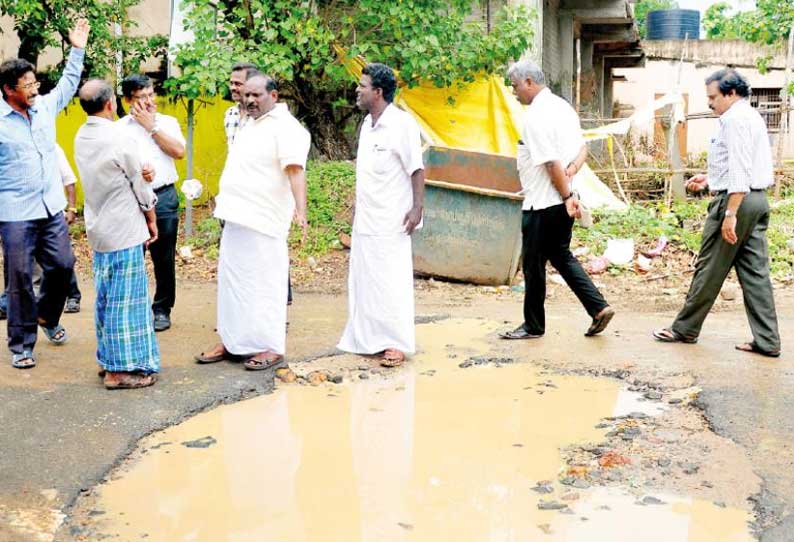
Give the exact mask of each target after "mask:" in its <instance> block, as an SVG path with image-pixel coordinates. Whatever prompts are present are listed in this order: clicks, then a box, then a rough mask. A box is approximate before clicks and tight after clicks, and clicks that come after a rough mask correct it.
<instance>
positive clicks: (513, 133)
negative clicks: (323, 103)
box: [336, 47, 522, 156]
mask: <svg viewBox="0 0 794 542" xmlns="http://www.w3.org/2000/svg"><path fill="white" fill-rule="evenodd" d="M336 53H337V55H339V58H340V59H341V62H342V63H343V65H344V66H345V67H346V68H347V71H348V72H349V73H350V74H351V75H352V76H353V77H354V78H356V79H359V78H360V77H361V70H362V69H363V68H364V66H365V65H366V60H364V59H363V58H362V57H360V56H357V57H353V58H350V57H348V56H347V55H346V53H345V51H344V50H343V49H342V48H341V47H336ZM397 77H398V80H399V77H400V76H399V73H397ZM399 85H400V89H399V91H398V93H397V96H396V97H395V100H394V101H395V103H396V104H397V105H398V106H400V107H401V108H402V109H405V110H406V111H408V112H409V113H411V114H412V115H413V117H414V118H415V119H416V121H417V122H418V123H419V126H420V128H421V129H422V132H423V135H424V136H425V138H426V139H428V140H429V141H430V143H432V144H433V145H440V146H443V147H452V148H457V149H466V150H471V151H477V152H487V153H491V154H502V155H506V156H515V155H516V142H517V141H518V139H519V135H518V130H517V129H516V126H517V123H516V120H517V119H518V118H519V117H520V115H521V108H522V106H521V104H520V103H518V100H516V98H515V97H514V96H513V93H512V89H510V88H508V87H507V86H506V85H505V83H504V80H503V79H502V78H500V77H498V76H495V75H494V76H483V77H480V78H478V79H477V80H476V81H474V82H473V83H468V84H467V83H464V84H461V85H453V86H452V87H449V88H438V87H436V86H434V85H433V84H432V83H429V82H422V83H420V84H419V85H417V86H415V87H410V88H409V87H407V86H406V85H405V83H404V82H403V81H399Z"/></svg>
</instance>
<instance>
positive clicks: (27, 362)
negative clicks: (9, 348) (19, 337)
mask: <svg viewBox="0 0 794 542" xmlns="http://www.w3.org/2000/svg"><path fill="white" fill-rule="evenodd" d="M11 366H12V367H14V368H15V369H32V368H33V367H35V366H36V358H35V356H33V352H31V351H30V350H23V351H22V353H21V354H13V355H12V356H11Z"/></svg>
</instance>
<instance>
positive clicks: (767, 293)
mask: <svg viewBox="0 0 794 542" xmlns="http://www.w3.org/2000/svg"><path fill="white" fill-rule="evenodd" d="M750 92H751V91H750V85H749V84H748V83H747V80H746V79H745V78H744V77H742V76H741V75H740V74H739V73H738V72H737V71H736V70H733V69H723V70H719V71H716V72H715V73H713V74H712V75H711V76H709V77H708V78H707V79H706V95H707V96H708V100H709V108H710V109H711V110H712V111H714V113H716V114H717V115H719V117H720V119H719V128H718V130H717V134H716V136H715V137H714V138H713V139H712V140H711V146H710V147H709V153H708V175H695V176H694V177H692V178H691V179H689V181H688V182H687V189H688V190H690V191H691V192H700V191H702V190H705V189H707V188H708V189H709V190H710V191H711V193H712V195H713V196H714V198H713V199H712V200H711V203H710V204H709V212H708V216H707V217H706V223H705V224H704V226H703V238H702V241H701V245H700V253H699V254H698V259H697V263H696V264H695V275H694V276H693V277H692V285H691V286H690V288H689V293H688V294H687V297H686V302H685V303H684V307H683V308H682V309H681V312H679V313H678V316H676V318H675V320H674V321H673V324H672V325H671V326H670V327H668V328H664V329H658V330H656V331H654V332H653V336H654V337H655V338H656V339H657V340H659V341H662V342H683V343H695V342H697V340H698V336H699V335H700V330H701V328H702V327H703V322H704V321H705V319H706V316H707V315H708V313H709V311H710V310H711V307H712V305H714V301H715V300H716V299H717V295H718V294H719V293H720V290H721V289H722V284H723V282H725V278H726V277H727V276H728V273H729V272H730V270H731V268H734V269H736V275H737V277H738V278H739V283H740V284H741V286H742V293H743V295H744V307H745V310H746V312H747V319H748V320H749V322H750V330H751V331H752V334H753V339H752V340H751V341H750V342H746V343H743V344H738V345H736V349H737V350H741V351H743V352H754V353H757V354H761V355H764V356H770V357H778V356H780V333H779V331H778V324H777V314H776V312H775V299H774V296H773V294H772V281H771V279H770V277H769V252H768V248H767V240H766V230H767V227H768V226H769V203H768V202H767V198H766V193H765V190H766V189H767V188H769V187H770V186H772V185H773V184H774V182H775V180H774V170H773V167H772V148H771V146H770V144H769V136H768V134H767V129H766V124H765V123H764V119H763V118H762V117H761V115H760V114H759V113H758V111H756V110H755V109H753V107H752V106H751V105H750V102H749V96H750Z"/></svg>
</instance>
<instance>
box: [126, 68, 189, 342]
mask: <svg viewBox="0 0 794 542" xmlns="http://www.w3.org/2000/svg"><path fill="white" fill-rule="evenodd" d="M121 92H122V94H123V95H124V102H125V104H126V105H127V107H128V108H129V114H128V115H127V116H126V117H123V118H121V119H119V120H118V121H117V122H119V123H120V124H121V126H123V127H124V129H125V130H126V131H127V133H128V134H129V135H130V136H132V138H133V139H134V140H135V141H137V142H138V144H139V145H140V150H141V156H142V157H143V159H144V161H145V162H148V163H149V164H151V166H152V167H153V168H154V171H155V177H154V181H153V182H152V188H153V189H154V193H155V194H156V195H157V206H156V208H155V210H156V213H157V231H158V237H157V241H155V242H153V243H152V244H151V245H149V253H150V254H151V255H152V264H154V280H155V282H156V285H157V286H156V289H155V291H154V301H153V302H152V312H153V313H154V330H155V331H165V330H166V329H168V328H170V327H171V309H173V308H174V303H175V301H176V269H175V267H174V265H175V260H176V238H177V234H178V232H179V196H178V195H177V193H176V186H175V183H176V181H177V179H178V174H177V171H176V164H175V163H174V160H181V159H182V158H183V157H184V156H185V138H184V136H183V135H182V129H181V128H180V127H179V122H178V121H177V120H176V119H175V118H174V117H172V116H169V115H163V114H161V113H158V112H157V103H156V102H155V94H154V87H153V86H152V81H151V79H149V78H148V77H146V76H145V75H140V74H138V75H130V76H129V77H127V78H126V79H124V81H122V82H121Z"/></svg>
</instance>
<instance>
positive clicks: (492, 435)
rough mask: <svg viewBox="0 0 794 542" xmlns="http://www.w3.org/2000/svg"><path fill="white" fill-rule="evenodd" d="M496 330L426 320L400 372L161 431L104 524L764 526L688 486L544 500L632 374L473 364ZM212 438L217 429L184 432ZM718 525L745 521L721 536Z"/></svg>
mask: <svg viewBox="0 0 794 542" xmlns="http://www.w3.org/2000/svg"><path fill="white" fill-rule="evenodd" d="M494 329H495V325H494V324H493V323H490V322H485V321H479V320H448V321H444V322H440V323H434V324H428V325H424V326H420V327H419V332H418V334H419V337H418V338H419V341H420V344H421V345H422V346H423V348H424V352H423V353H422V354H420V355H418V356H417V357H416V359H415V360H414V362H412V363H410V364H408V365H407V366H406V367H405V368H404V369H403V370H401V371H399V372H396V373H395V374H394V377H393V378H389V379H380V378H372V379H369V380H364V381H357V382H355V383H352V384H348V385H344V386H331V385H328V386H324V387H317V388H314V387H301V386H288V387H286V388H285V389H282V390H278V391H277V392H276V393H274V394H272V395H269V396H265V397H260V398H257V399H252V400H249V401H245V402H242V403H238V404H235V405H229V406H223V407H220V408H218V409H216V410H213V411H211V412H208V413H206V414H201V415H199V416H196V417H195V418H193V419H191V420H188V421H187V422H185V423H183V424H181V425H179V426H176V427H173V428H170V429H168V430H166V431H164V432H162V433H159V434H157V435H154V436H153V437H150V438H149V439H147V441H145V442H144V443H143V448H144V449H145V453H143V454H141V455H140V456H139V457H138V458H137V460H136V461H135V462H134V463H133V464H132V465H131V467H130V469H129V470H128V471H127V472H122V473H120V476H119V477H118V478H117V479H115V480H113V481H111V482H109V483H108V484H106V485H104V486H103V487H101V488H100V498H99V506H100V507H101V508H102V509H103V510H105V511H106V512H107V515H106V516H103V519H102V523H101V524H99V525H98V530H99V531H100V533H102V534H111V535H119V538H118V540H143V539H144V538H143V537H144V536H146V538H145V540H147V541H155V542H161V541H162V542H177V541H191V542H226V541H228V542H254V541H256V542H258V541H278V542H282V541H284V542H303V541H306V542H315V541H318V542H327V541H340V542H342V541H344V542H355V541H362V542H382V541H402V540H412V541H428V542H430V541H432V542H436V541H444V540H455V541H464V542H465V541H472V542H475V541H476V542H482V541H493V542H501V541H513V540H537V539H541V538H540V537H542V540H551V541H571V542H578V541H588V542H595V541H599V540H609V541H620V540H643V541H650V540H651V539H650V538H647V537H643V536H634V534H632V533H635V534H636V532H635V531H634V530H631V529H632V527H631V522H630V521H628V518H633V517H638V518H642V523H641V526H642V528H643V529H648V530H650V531H654V532H658V533H668V535H667V536H666V537H664V538H659V540H665V542H675V541H682V542H683V541H687V542H705V541H714V542H717V541H719V542H725V541H729V542H733V541H737V542H738V541H744V540H750V538H749V537H747V536H746V532H747V529H746V527H744V521H746V519H747V517H746V514H745V513H744V512H739V511H730V510H724V509H717V508H715V507H713V506H711V505H709V506H710V507H711V508H708V507H706V508H704V507H703V506H701V505H700V504H698V503H691V502H688V501H686V502H685V501H683V500H679V501H680V502H678V503H677V504H675V506H662V505H657V506H655V507H650V506H646V507H638V506H637V505H635V504H634V502H633V499H632V500H631V501H627V500H626V499H627V498H623V500H624V501H625V503H626V506H631V508H630V509H627V510H623V509H621V508H620V506H618V505H619V504H620V503H621V502H622V501H619V499H617V497H614V496H613V495H611V494H609V493H603V494H601V492H599V491H594V492H592V496H591V497H590V498H589V499H584V500H583V502H581V503H575V504H572V505H571V506H572V508H573V509H574V510H575V512H576V514H575V515H563V514H560V513H558V512H548V511H540V510H538V509H537V503H538V495H536V494H535V493H533V492H532V491H530V490H529V488H530V487H532V486H533V485H535V483H536V482H537V481H538V480H542V479H554V478H556V476H557V473H558V470H559V469H560V467H561V462H560V455H559V452H558V450H559V449H560V448H561V447H564V446H566V445H569V444H572V443H575V442H582V441H598V440H601V438H602V437H603V432H601V431H599V430H596V429H594V425H596V424H597V423H598V421H599V419H600V418H602V417H605V416H609V415H612V413H613V411H614V409H615V406H616V404H617V397H618V392H619V390H618V385H617V384H616V383H614V382H612V381H608V380H598V379H592V378H583V377H554V379H553V384H554V386H556V387H550V386H546V385H544V383H545V381H546V378H543V379H541V378H539V377H538V375H537V374H536V373H535V372H534V371H533V370H532V368H531V367H529V366H527V365H504V366H502V367H496V366H494V365H484V366H478V367H473V368H469V369H461V368H459V367H458V365H459V364H460V363H461V361H463V360H465V359H466V356H469V355H478V354H484V353H485V352H487V349H488V346H487V344H486V342H485V338H486V335H488V334H489V333H490V332H492V331H493V330H494ZM448 345H455V346H454V347H451V346H448ZM541 392H542V393H541ZM205 436H213V437H214V438H215V439H216V440H217V443H216V444H215V445H213V446H211V447H209V448H187V447H184V446H182V445H181V444H180V443H182V442H185V441H191V440H195V439H199V438H202V437H205ZM163 443H170V444H163ZM158 444H163V445H162V446H160V447H157V448H154V446H157V445H158ZM616 499H617V500H616ZM668 502H671V503H672V502H673V501H668ZM591 503H592V504H591ZM603 503H611V506H612V507H613V508H614V509H613V511H612V512H608V511H605V510H601V509H599V508H597V506H598V505H600V504H603ZM682 503H683V504H682ZM580 516H588V519H589V520H590V521H587V522H583V521H582V519H580ZM585 523H587V525H585ZM667 525H670V528H669V532H668V527H667ZM712 525H721V526H723V527H725V528H726V529H733V530H732V531H730V532H728V531H726V533H727V534H724V535H723V534H721V535H720V536H719V537H717V536H715V535H714V533H713V531H712V528H711V526H712ZM539 526H542V527H539ZM728 526H733V527H728ZM624 527H625V528H624ZM616 529H617V530H616ZM621 529H623V530H621ZM627 529H628V530H627ZM546 531H547V534H544V532H546ZM601 532H604V533H605V536H604V537H602V536H601V534H600V533H601ZM643 532H645V531H643ZM730 533H733V535H735V537H734V538H730V536H731V534H730ZM654 540H655V539H654Z"/></svg>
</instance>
